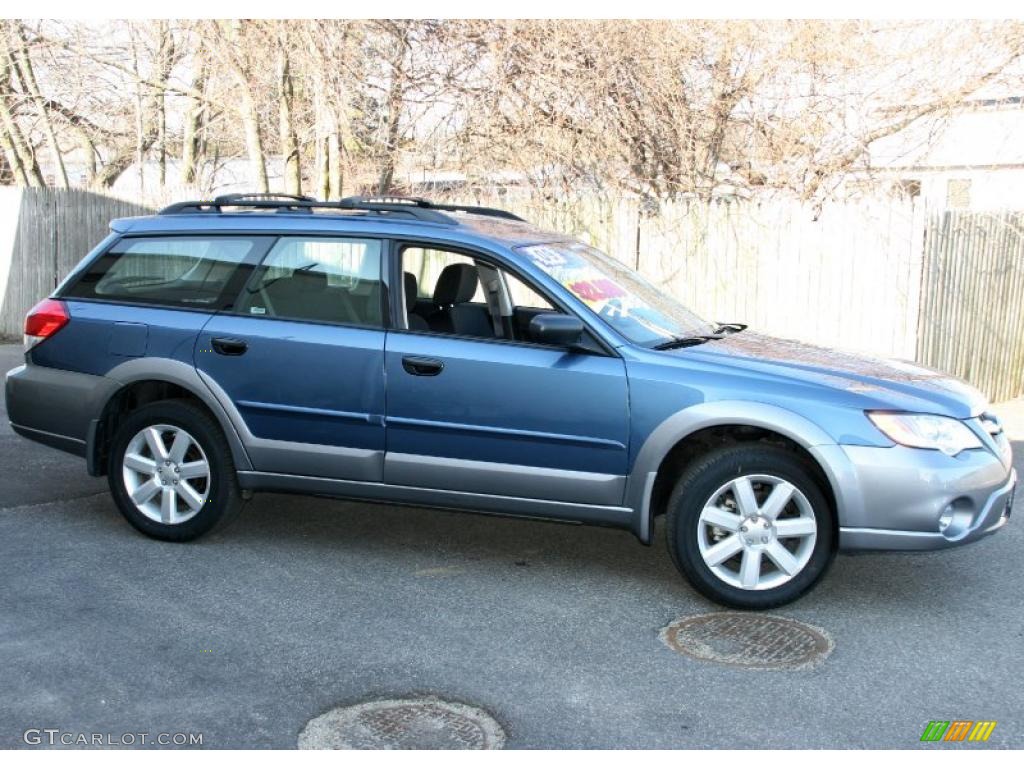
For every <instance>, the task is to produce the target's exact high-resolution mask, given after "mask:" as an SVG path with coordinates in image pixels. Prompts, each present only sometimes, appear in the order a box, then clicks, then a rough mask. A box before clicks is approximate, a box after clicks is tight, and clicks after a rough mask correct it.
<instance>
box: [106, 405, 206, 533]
mask: <svg viewBox="0 0 1024 768" xmlns="http://www.w3.org/2000/svg"><path fill="white" fill-rule="evenodd" d="M122 476H123V478H124V486H125V490H127V492H128V496H129V498H130V499H131V501H132V503H133V504H134V505H135V508H136V509H138V510H139V512H141V513H142V514H143V515H145V516H146V517H148V518H149V519H150V520H153V521H155V522H157V523H162V524H163V525H178V524H180V523H184V522H186V521H187V520H191V519H192V518H193V517H195V516H196V515H197V514H198V513H199V511H200V510H201V509H202V508H203V505H204V504H205V503H206V501H207V497H208V495H209V492H210V462H209V461H208V460H207V458H206V453H205V452H204V451H203V448H202V446H201V445H200V444H199V442H198V441H197V440H196V439H195V438H194V437H192V435H190V434H189V433H188V432H186V431H185V430H184V429H182V428H181V427H175V426H172V425H170V424H154V425H152V426H148V427H145V428H144V429H141V430H139V432H137V433H136V434H135V436H134V437H133V438H132V439H131V440H130V441H129V442H128V447H127V448H126V449H125V452H124V459H123V460H122Z"/></svg>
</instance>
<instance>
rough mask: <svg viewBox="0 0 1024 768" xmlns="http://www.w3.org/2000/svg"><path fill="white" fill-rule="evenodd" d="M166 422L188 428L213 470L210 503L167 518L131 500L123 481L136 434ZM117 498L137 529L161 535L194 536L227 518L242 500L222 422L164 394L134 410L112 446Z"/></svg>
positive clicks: (181, 538) (111, 470) (207, 491)
mask: <svg viewBox="0 0 1024 768" xmlns="http://www.w3.org/2000/svg"><path fill="white" fill-rule="evenodd" d="M158 424H166V425H171V426H174V427H179V428H181V429H184V430H185V431H186V432H188V433H189V435H190V436H191V437H192V438H193V439H194V440H195V441H196V443H198V445H199V447H200V448H201V449H202V451H203V453H204V454H205V455H206V460H207V463H208V464H209V468H210V472H209V479H208V481H207V482H208V486H206V487H204V489H203V490H204V491H205V497H206V503H205V504H203V505H202V508H201V509H200V510H199V512H197V513H195V515H194V516H193V517H191V518H190V519H188V520H185V521H183V522H180V523H175V524H165V523H162V522H158V521H156V520H153V519H151V518H149V517H147V516H146V515H145V514H143V513H142V512H141V511H140V510H139V509H138V508H137V507H136V506H135V503H134V502H133V501H132V499H131V497H130V495H129V492H128V489H127V487H126V486H125V480H124V471H123V461H124V455H125V451H126V450H127V448H128V445H129V443H130V442H131V440H132V438H133V437H134V436H135V435H137V434H138V433H139V432H140V431H141V430H143V429H145V428H146V427H150V426H154V425H158ZM107 479H108V481H109V484H110V492H111V494H112V495H113V497H114V501H115V503H116V504H117V506H118V509H120V510H121V514H123V515H124V516H125V519H127V520H128V522H129V523H131V524H132V525H133V526H134V527H135V528H136V529H138V530H139V531H141V532H142V533H144V534H146V535H147V536H150V537H152V538H154V539H160V540H161V541H191V540H192V539H195V538H198V537H199V536H202V535H203V534H205V533H207V532H209V531H210V530H212V529H213V528H215V527H216V526H218V525H222V524H224V523H226V522H227V521H228V520H230V519H231V518H233V517H234V516H235V514H237V513H238V511H239V509H241V507H242V505H243V501H242V493H241V490H240V488H239V487H238V476H237V475H236V474H235V463H234V461H233V460H232V458H231V449H230V447H229V446H228V443H227V440H226V439H225V438H224V433H223V432H222V431H221V429H220V426H219V425H218V424H217V423H216V422H215V421H214V420H213V419H211V418H210V416H209V415H208V414H207V413H206V411H204V410H203V409H202V408H200V407H198V406H196V405H194V404H192V403H191V402H189V401H188V400H161V401H158V402H155V403H150V404H149V405H144V406H142V407H141V408H139V409H138V410H136V411H134V412H132V413H131V414H130V415H129V416H128V417H127V418H126V419H125V420H124V421H122V422H121V424H120V425H119V427H118V429H117V432H116V433H115V435H114V439H113V442H112V444H111V450H110V464H109V467H108V472H107Z"/></svg>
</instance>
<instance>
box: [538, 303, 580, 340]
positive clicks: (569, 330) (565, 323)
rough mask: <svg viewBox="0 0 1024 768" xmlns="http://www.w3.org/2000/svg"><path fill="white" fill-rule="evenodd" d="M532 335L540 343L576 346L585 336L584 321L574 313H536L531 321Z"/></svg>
mask: <svg viewBox="0 0 1024 768" xmlns="http://www.w3.org/2000/svg"><path fill="white" fill-rule="evenodd" d="M530 336H531V337H532V338H533V340H534V341H536V342H537V343H539V344H550V345H551V346H553V347H569V348H571V347H575V346H576V345H577V344H579V343H580V339H581V338H582V337H583V321H582V320H580V319H579V318H578V317H574V316H572V315H559V314H555V313H553V312H551V313H547V314H543V315H535V316H534V318H533V319H532V320H531V321H530Z"/></svg>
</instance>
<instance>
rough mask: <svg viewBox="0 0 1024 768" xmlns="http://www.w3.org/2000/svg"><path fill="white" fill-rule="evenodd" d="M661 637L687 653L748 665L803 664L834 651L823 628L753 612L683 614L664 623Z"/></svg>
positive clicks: (786, 666) (794, 666) (799, 666)
mask: <svg viewBox="0 0 1024 768" xmlns="http://www.w3.org/2000/svg"><path fill="white" fill-rule="evenodd" d="M661 639H662V640H664V641H665V644H666V645H668V647H669V648H671V649H672V650H674V651H678V652H679V653H682V654H684V655H686V656H690V657H691V658H694V659H700V660H701V661H716V662H718V663H720V664H730V665H732V666H734V667H746V668H748V669H806V668H808V667H813V666H816V665H818V664H820V663H821V662H822V661H824V660H825V657H827V656H828V655H829V654H830V653H831V652H832V639H831V638H830V637H829V636H828V634H827V633H826V632H825V631H824V630H821V629H818V628H817V627H812V626H811V625H810V624H804V623H803V622H802V621H796V620H794V619H784V618H782V617H781V616H764V615H761V614H752V613H729V612H722V613H707V614H704V615H701V616H687V617H685V618H682V619H677V620H676V621H673V622H672V623H671V624H669V625H668V626H667V627H665V629H663V630H662V631H661Z"/></svg>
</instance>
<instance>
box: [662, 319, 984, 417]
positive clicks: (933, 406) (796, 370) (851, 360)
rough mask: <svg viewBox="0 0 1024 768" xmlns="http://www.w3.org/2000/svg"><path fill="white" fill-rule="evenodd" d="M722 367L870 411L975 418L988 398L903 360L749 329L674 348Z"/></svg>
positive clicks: (936, 373) (967, 386) (930, 370)
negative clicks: (857, 402) (853, 397)
mask: <svg viewBox="0 0 1024 768" xmlns="http://www.w3.org/2000/svg"><path fill="white" fill-rule="evenodd" d="M678 352H689V353H691V354H692V355H693V357H695V358H699V359H702V360H705V361H707V362H714V363H717V364H721V365H729V366H741V367H744V368H746V369H748V370H751V369H756V370H757V371H759V372H761V373H763V374H766V375H773V374H774V375H778V376H784V377H787V378H791V379H798V380H800V381H802V382H806V383H809V384H818V385H822V386H827V387H830V388H832V389H839V390H842V391H845V392H848V393H850V394H855V393H856V394H857V395H861V396H863V397H864V398H866V399H867V400H870V401H872V402H871V403H870V407H875V408H891V409H894V410H910V411H919V412H927V413H937V414H941V415H946V416H954V417H956V418H960V419H966V418H969V417H972V416H977V415H978V414H979V413H981V412H982V410H983V409H984V408H985V407H986V405H987V402H988V401H987V399H986V398H985V396H984V395H982V394H981V393H980V392H979V391H978V390H976V389H975V388H974V387H972V386H970V385H969V384H967V383H965V382H963V381H961V380H960V379H957V378H954V377H952V376H949V375H947V374H944V373H942V372H940V371H936V370H933V369H931V368H926V367H924V366H921V365H918V364H917V363H911V362H906V361H903V360H884V359H881V358H874V357H869V356H862V355H856V354H852V353H849V352H841V351H837V350H832V349H826V348H824V347H817V346H814V345H812V344H804V343H803V342H799V341H792V340H789V339H777V338H774V337H771V336H764V335H762V334H758V333H752V332H750V331H744V332H742V333H734V334H730V335H729V336H726V337H725V338H722V339H718V340H714V341H709V342H708V343H706V344H701V345H700V346H697V347H689V348H685V349H681V350H678Z"/></svg>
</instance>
